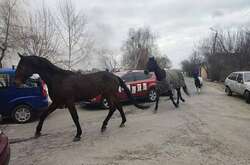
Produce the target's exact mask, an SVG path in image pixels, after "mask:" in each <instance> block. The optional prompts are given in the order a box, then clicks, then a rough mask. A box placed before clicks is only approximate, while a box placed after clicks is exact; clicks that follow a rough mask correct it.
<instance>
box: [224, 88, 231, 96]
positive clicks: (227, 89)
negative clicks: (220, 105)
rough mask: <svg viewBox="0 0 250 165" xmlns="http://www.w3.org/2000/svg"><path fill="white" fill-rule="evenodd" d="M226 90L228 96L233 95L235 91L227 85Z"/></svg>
mask: <svg viewBox="0 0 250 165" xmlns="http://www.w3.org/2000/svg"><path fill="white" fill-rule="evenodd" d="M225 92H226V94H227V95H228V96H232V95H233V92H232V91H231V89H230V88H229V87H228V86H226V89H225Z"/></svg>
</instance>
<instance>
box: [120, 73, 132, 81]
mask: <svg viewBox="0 0 250 165" xmlns="http://www.w3.org/2000/svg"><path fill="white" fill-rule="evenodd" d="M121 78H122V79H123V80H124V81H126V82H131V81H135V77H134V74H133V73H132V72H130V73H127V74H125V75H123V76H122V77H121Z"/></svg>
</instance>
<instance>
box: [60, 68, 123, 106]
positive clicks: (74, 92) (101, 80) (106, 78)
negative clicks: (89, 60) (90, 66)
mask: <svg viewBox="0 0 250 165" xmlns="http://www.w3.org/2000/svg"><path fill="white" fill-rule="evenodd" d="M60 86H61V87H62V88H61V93H62V92H63V93H64V94H63V98H67V97H72V98H73V99H74V101H81V100H83V99H92V98H94V97H95V96H98V95H100V94H101V95H106V94H108V93H110V92H113V93H115V92H116V91H118V88H119V81H118V78H117V77H116V76H115V75H113V74H112V73H109V72H106V71H103V72H96V73H88V74H81V73H74V74H72V75H70V76H68V77H67V78H65V79H64V80H62V83H61V85H60Z"/></svg>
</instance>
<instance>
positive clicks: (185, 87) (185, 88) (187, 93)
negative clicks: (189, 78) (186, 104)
mask: <svg viewBox="0 0 250 165" xmlns="http://www.w3.org/2000/svg"><path fill="white" fill-rule="evenodd" d="M182 88H183V91H184V92H185V93H186V95H188V96H190V93H189V92H188V88H187V86H186V84H185V86H183V87H182Z"/></svg>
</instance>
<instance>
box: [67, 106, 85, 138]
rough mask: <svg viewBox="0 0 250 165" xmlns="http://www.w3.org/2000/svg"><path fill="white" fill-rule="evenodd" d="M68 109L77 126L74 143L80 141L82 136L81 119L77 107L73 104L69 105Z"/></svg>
mask: <svg viewBox="0 0 250 165" xmlns="http://www.w3.org/2000/svg"><path fill="white" fill-rule="evenodd" d="M67 107H68V109H69V112H70V115H71V117H72V119H73V121H74V123H75V125H76V128H77V133H76V136H75V137H74V139H73V141H74V142H76V141H80V139H81V135H82V128H81V126H80V123H79V117H78V114H77V110H76V107H75V105H74V104H73V103H70V104H68V105H67Z"/></svg>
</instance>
